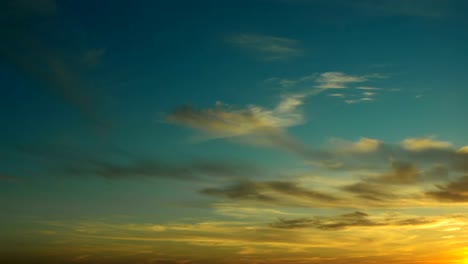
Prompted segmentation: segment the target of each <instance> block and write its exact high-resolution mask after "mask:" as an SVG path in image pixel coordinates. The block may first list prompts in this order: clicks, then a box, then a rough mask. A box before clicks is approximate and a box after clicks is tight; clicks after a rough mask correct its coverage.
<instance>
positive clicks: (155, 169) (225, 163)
mask: <svg viewBox="0 0 468 264" xmlns="http://www.w3.org/2000/svg"><path fill="white" fill-rule="evenodd" d="M16 150H17V151H19V153H20V154H23V155H24V154H26V155H27V156H29V157H33V158H36V159H37V158H39V161H40V163H41V164H46V165H47V166H49V168H50V169H51V171H52V172H55V173H59V174H60V175H66V176H78V177H102V178H106V179H110V180H119V179H130V180H141V179H152V178H165V179H173V180H189V181H195V180H203V179H204V178H206V177H211V179H212V180H213V179H216V178H218V179H232V178H243V177H254V176H259V175H263V173H264V171H263V169H262V168H259V167H257V166H255V165H254V164H251V163H249V162H242V161H236V160H234V161H233V160H211V159H203V158H194V159H192V160H191V161H188V162H178V163H173V162H167V161H164V160H161V159H155V158H153V157H141V156H139V155H134V154H132V153H129V152H127V151H125V150H121V149H118V148H113V149H110V148H106V149H94V151H95V152H91V153H90V152H89V151H85V150H83V149H81V148H80V147H79V146H74V145H71V144H59V143H55V144H46V143H42V144H35V145H21V146H18V147H17V148H16Z"/></svg>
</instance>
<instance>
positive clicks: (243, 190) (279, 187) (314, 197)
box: [200, 180, 338, 204]
mask: <svg viewBox="0 0 468 264" xmlns="http://www.w3.org/2000/svg"><path fill="white" fill-rule="evenodd" d="M200 193H202V194H206V195H211V196H218V197H224V198H228V199H233V200H251V201H260V202H267V203H276V204H284V203H288V202H289V203H291V201H290V199H291V198H300V199H306V200H310V202H313V201H321V202H334V201H338V198H336V197H334V196H333V195H330V194H326V193H322V192H318V191H315V190H311V189H307V188H304V187H302V186H299V185H298V184H296V183H294V182H289V181H249V180H246V181H241V182H238V183H235V184H232V185H229V186H226V187H224V188H205V189H203V190H201V191H200Z"/></svg>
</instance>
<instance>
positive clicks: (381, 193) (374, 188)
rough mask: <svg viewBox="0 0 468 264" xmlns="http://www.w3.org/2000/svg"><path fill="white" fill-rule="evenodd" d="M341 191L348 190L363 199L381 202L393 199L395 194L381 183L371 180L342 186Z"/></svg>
mask: <svg viewBox="0 0 468 264" xmlns="http://www.w3.org/2000/svg"><path fill="white" fill-rule="evenodd" d="M342 190H343V191H346V192H350V193H352V194H354V195H356V196H357V197H359V198H361V199H365V200H370V201H375V202H383V201H387V200H390V199H395V198H396V195H395V194H393V193H392V192H390V191H389V190H388V189H387V188H385V187H384V186H382V184H377V183H372V182H365V181H361V182H357V183H354V184H351V185H346V186H344V187H342Z"/></svg>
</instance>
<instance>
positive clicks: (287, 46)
mask: <svg viewBox="0 0 468 264" xmlns="http://www.w3.org/2000/svg"><path fill="white" fill-rule="evenodd" d="M228 41H229V42H230V43H232V44H234V45H237V46H239V47H241V48H245V49H248V50H251V51H253V52H255V53H256V54H257V55H259V56H260V57H261V58H262V59H264V60H269V61H273V60H285V59H288V58H292V57H297V56H300V55H302V54H303V50H302V49H301V48H299V44H300V42H299V41H298V40H295V39H289V38H283V37H276V36H267V35H260V34H237V35H233V36H231V37H229V38H228Z"/></svg>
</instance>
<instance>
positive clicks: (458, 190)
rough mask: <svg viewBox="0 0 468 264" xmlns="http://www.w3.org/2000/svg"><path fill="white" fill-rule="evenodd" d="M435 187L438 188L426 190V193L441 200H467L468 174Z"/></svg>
mask: <svg viewBox="0 0 468 264" xmlns="http://www.w3.org/2000/svg"><path fill="white" fill-rule="evenodd" d="M436 187H437V189H438V190H435V191H428V192H426V195H428V196H429V197H431V198H434V199H436V200H439V201H442V202H468V175H465V176H462V177H460V178H458V179H457V180H455V181H452V182H449V183H448V184H446V185H436Z"/></svg>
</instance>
